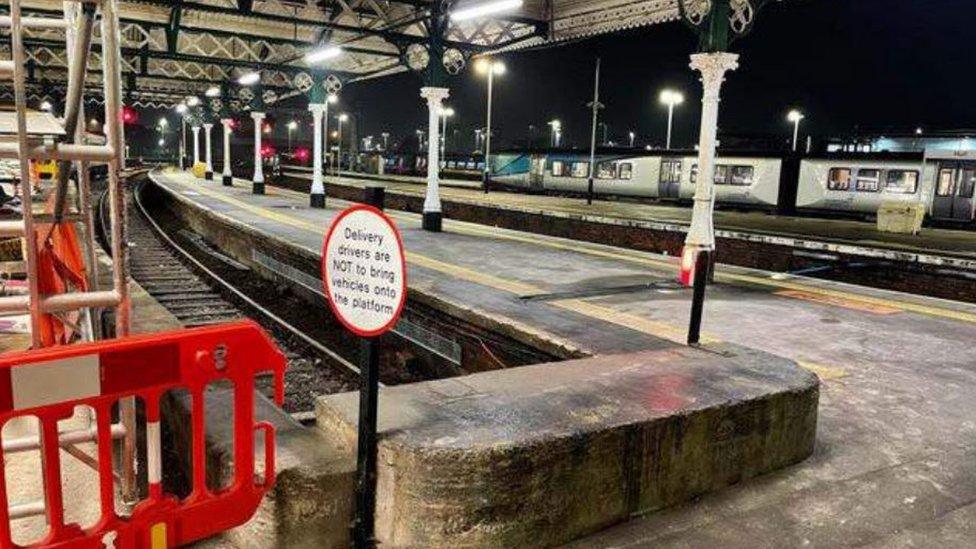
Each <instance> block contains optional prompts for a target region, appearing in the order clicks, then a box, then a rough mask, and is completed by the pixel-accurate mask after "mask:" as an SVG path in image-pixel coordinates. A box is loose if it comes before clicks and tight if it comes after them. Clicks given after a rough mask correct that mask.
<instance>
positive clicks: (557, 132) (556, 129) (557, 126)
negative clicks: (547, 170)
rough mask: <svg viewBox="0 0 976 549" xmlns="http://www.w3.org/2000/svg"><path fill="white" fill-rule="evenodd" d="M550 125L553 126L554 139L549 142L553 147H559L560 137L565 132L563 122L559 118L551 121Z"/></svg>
mask: <svg viewBox="0 0 976 549" xmlns="http://www.w3.org/2000/svg"><path fill="white" fill-rule="evenodd" d="M549 127H550V128H552V132H551V133H552V139H550V140H549V143H550V144H551V145H552V146H553V147H558V146H559V138H560V137H562V134H563V123H562V122H560V121H559V120H551V121H549Z"/></svg>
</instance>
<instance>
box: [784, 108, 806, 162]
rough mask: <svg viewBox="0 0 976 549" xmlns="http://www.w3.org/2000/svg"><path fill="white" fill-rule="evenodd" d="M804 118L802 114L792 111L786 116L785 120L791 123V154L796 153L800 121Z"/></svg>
mask: <svg viewBox="0 0 976 549" xmlns="http://www.w3.org/2000/svg"><path fill="white" fill-rule="evenodd" d="M804 118H806V116H804V115H803V113H802V112H800V111H798V110H796V109H793V110H792V111H790V113H789V114H787V115H786V120H788V121H790V122H792V123H793V152H796V145H797V140H798V139H799V138H800V121H801V120H803V119H804Z"/></svg>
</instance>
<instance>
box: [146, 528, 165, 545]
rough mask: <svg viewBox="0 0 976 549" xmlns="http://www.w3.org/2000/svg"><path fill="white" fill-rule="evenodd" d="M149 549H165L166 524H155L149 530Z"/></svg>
mask: <svg viewBox="0 0 976 549" xmlns="http://www.w3.org/2000/svg"><path fill="white" fill-rule="evenodd" d="M149 542H150V543H149V547H150V549H166V547H167V544H166V523H165V522H157V523H156V524H153V525H152V528H150V530H149Z"/></svg>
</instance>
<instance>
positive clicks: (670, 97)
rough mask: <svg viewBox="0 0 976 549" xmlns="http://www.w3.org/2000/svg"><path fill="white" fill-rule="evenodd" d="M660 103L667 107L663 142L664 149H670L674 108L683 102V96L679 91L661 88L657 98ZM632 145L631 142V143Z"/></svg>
mask: <svg viewBox="0 0 976 549" xmlns="http://www.w3.org/2000/svg"><path fill="white" fill-rule="evenodd" d="M659 100H660V101H661V104H662V105H665V106H667V107H668V137H667V141H666V142H665V146H664V148H665V150H668V151H670V150H671V130H672V129H673V127H674V108H675V107H676V106H678V105H680V104H682V103H684V102H685V96H684V95H683V94H682V93H681V92H676V91H674V90H663V91H661V96H660V98H659ZM631 147H633V143H632V144H631Z"/></svg>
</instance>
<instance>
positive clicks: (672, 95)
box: [660, 90, 685, 106]
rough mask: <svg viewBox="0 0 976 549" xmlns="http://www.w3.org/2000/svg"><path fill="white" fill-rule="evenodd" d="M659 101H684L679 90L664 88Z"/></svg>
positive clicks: (675, 103) (679, 102) (669, 103)
mask: <svg viewBox="0 0 976 549" xmlns="http://www.w3.org/2000/svg"><path fill="white" fill-rule="evenodd" d="M660 99H661V103H662V104H664V105H672V106H673V105H680V104H682V103H684V102H685V96H684V95H682V94H681V92H676V91H674V90H664V91H662V92H661V98H660Z"/></svg>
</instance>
